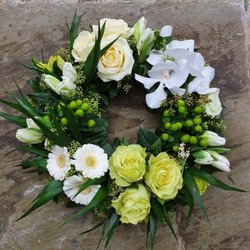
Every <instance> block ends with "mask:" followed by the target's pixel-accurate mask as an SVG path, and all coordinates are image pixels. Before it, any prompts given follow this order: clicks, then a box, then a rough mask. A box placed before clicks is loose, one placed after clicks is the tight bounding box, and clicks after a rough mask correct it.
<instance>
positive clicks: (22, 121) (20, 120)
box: [0, 111, 27, 128]
mask: <svg viewBox="0 0 250 250" xmlns="http://www.w3.org/2000/svg"><path fill="white" fill-rule="evenodd" d="M0 116H2V117H3V118H4V119H5V120H7V121H9V122H11V123H14V124H16V125H18V126H20V127H22V128H25V127H27V124H26V118H25V117H22V116H15V115H9V114H7V113H4V112H1V111H0Z"/></svg>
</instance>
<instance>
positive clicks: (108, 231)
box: [103, 212, 120, 248]
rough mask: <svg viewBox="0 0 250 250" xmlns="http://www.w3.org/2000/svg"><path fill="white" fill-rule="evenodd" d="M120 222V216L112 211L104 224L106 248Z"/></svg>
mask: <svg viewBox="0 0 250 250" xmlns="http://www.w3.org/2000/svg"><path fill="white" fill-rule="evenodd" d="M119 224H120V222H119V216H118V215H117V214H116V213H115V212H113V213H111V215H110V217H108V219H107V221H106V223H105V226H104V232H103V238H104V239H106V241H105V248H106V247H107V246H108V243H109V241H110V239H111V238H112V236H113V234H114V231H115V229H116V227H117V226H118V225H119Z"/></svg>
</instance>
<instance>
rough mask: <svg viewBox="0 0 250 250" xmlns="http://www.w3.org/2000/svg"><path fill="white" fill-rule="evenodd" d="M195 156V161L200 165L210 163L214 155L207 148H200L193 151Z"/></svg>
mask: <svg viewBox="0 0 250 250" xmlns="http://www.w3.org/2000/svg"><path fill="white" fill-rule="evenodd" d="M192 156H193V157H194V158H195V160H194V162H195V163H197V164H200V165H210V164H211V162H212V161H213V157H212V156H211V155H210V154H209V152H207V151H206V150H198V151H195V152H194V153H192Z"/></svg>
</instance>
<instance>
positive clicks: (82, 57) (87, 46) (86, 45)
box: [72, 31, 95, 62]
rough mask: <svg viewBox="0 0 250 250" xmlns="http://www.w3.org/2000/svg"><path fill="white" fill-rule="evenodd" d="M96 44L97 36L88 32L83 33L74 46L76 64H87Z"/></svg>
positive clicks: (73, 53)
mask: <svg viewBox="0 0 250 250" xmlns="http://www.w3.org/2000/svg"><path fill="white" fill-rule="evenodd" d="M94 44H95V35H94V34H93V33H90V32H88V31H82V32H80V33H79V35H78V37H77V38H76V39H75V41H74V44H73V50H72V56H73V57H74V58H75V62H86V59H87V57H88V55H89V53H90V52H91V50H92V48H93V47H94Z"/></svg>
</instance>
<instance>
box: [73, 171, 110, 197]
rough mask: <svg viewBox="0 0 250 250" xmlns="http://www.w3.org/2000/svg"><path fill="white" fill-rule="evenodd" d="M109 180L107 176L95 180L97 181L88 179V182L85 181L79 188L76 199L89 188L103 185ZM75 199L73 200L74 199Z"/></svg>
mask: <svg viewBox="0 0 250 250" xmlns="http://www.w3.org/2000/svg"><path fill="white" fill-rule="evenodd" d="M106 180H107V176H106V175H105V176H102V177H100V178H95V179H88V180H87V181H85V182H84V183H83V184H82V185H81V186H80V188H79V190H78V192H77V193H76V194H75V196H74V197H76V196H77V195H78V194H80V193H81V192H82V191H83V190H84V189H86V188H87V187H89V186H90V185H98V184H102V183H104V182H105V181H106ZM74 197H73V198H74Z"/></svg>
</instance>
